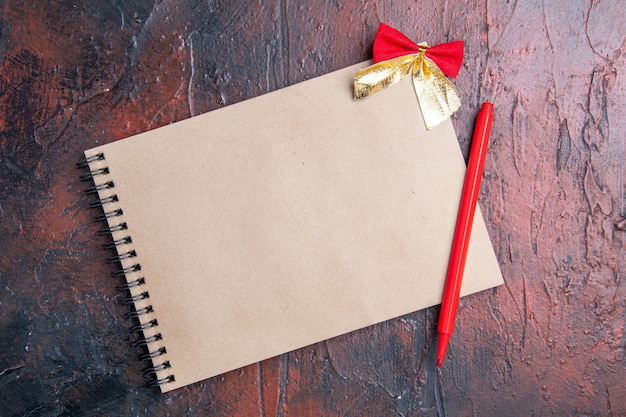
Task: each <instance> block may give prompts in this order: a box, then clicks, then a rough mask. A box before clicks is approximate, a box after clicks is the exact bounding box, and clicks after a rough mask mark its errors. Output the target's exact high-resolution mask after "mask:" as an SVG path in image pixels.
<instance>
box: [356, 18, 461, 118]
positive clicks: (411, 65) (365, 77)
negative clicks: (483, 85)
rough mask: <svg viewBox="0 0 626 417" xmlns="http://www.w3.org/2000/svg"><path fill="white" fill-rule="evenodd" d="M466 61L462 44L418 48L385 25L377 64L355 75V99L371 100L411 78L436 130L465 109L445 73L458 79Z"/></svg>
mask: <svg viewBox="0 0 626 417" xmlns="http://www.w3.org/2000/svg"><path fill="white" fill-rule="evenodd" d="M406 52H409V53H406ZM459 52H460V56H459ZM389 57H391V58H389ZM435 60H437V61H438V62H439V63H440V65H441V68H440V66H438V65H437V64H436V63H435ZM462 60H463V42H462V41H457V42H451V43H447V44H442V45H437V46H434V47H432V48H429V47H428V45H427V44H426V43H420V44H415V43H413V41H411V40H410V39H408V38H407V37H406V36H404V35H403V34H402V33H401V32H399V31H397V30H396V29H393V28H392V27H390V26H387V25H384V24H381V27H380V28H379V31H378V33H377V35H376V40H375V42H374V61H376V63H375V64H374V65H372V66H370V67H367V68H365V69H362V70H360V71H358V72H357V74H356V75H355V77H354V98H357V99H360V98H364V97H368V96H370V95H371V94H374V93H375V92H377V91H379V90H382V89H384V88H386V87H389V86H391V85H393V84H395V83H397V82H399V81H400V80H401V79H403V78H404V77H406V76H407V75H409V74H411V75H412V77H411V78H412V80H413V86H414V88H415V94H416V95H417V100H418V103H419V106H420V108H421V110H422V115H423V117H424V122H425V124H426V128H427V129H432V128H433V127H435V126H437V125H439V124H440V123H441V122H443V121H444V120H446V119H447V118H449V117H450V116H451V115H452V114H454V112H455V111H457V110H458V109H459V107H460V106H461V100H460V99H459V96H458V93H457V91H456V88H455V87H454V85H453V84H452V83H451V82H450V80H448V78H447V77H446V76H445V74H444V73H443V72H442V69H445V70H446V73H448V75H451V76H453V77H454V76H456V74H457V73H458V71H459V68H460V64H461V62H462Z"/></svg>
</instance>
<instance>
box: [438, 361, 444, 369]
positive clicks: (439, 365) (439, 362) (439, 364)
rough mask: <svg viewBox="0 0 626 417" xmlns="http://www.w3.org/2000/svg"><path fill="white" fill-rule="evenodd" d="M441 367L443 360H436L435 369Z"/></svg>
mask: <svg viewBox="0 0 626 417" xmlns="http://www.w3.org/2000/svg"><path fill="white" fill-rule="evenodd" d="M441 365H443V359H437V368H441Z"/></svg>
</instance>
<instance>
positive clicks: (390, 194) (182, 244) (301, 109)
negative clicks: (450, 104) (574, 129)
mask: <svg viewBox="0 0 626 417" xmlns="http://www.w3.org/2000/svg"><path fill="white" fill-rule="evenodd" d="M367 65H368V63H362V64H359V65H356V66H352V67H349V68H345V69H343V70H339V71H336V72H333V73H330V74H327V75H324V76H321V77H318V78H315V79H312V80H308V81H305V82H302V83H299V84H296V85H293V86H290V87H287V88H284V89H281V90H278V91H275V92H272V93H269V94H266V95H263V96H260V97H257V98H254V99H250V100H247V101H244V102H241V103H238V104H234V105H231V106H227V107H224V108H221V109H219V110H215V111H212V112H209V113H206V114H203V115H200V116H196V117H192V118H190V119H187V120H184V121H181V122H178V123H174V124H171V125H168V126H165V127H161V128H158V129H155V130H152V131H149V132H146V133H142V134H139V135H136V136H133V137H130V138H127V139H124V140H120V141H117V142H113V143H109V144H106V145H103V146H99V147H97V148H94V149H90V150H88V151H86V152H85V157H86V161H87V162H86V164H85V165H88V167H89V171H90V173H89V174H88V176H90V177H93V181H94V187H93V188H92V190H91V192H93V193H95V194H96V195H97V198H98V201H99V202H97V203H96V204H101V205H102V207H103V210H104V214H103V216H102V219H104V220H106V222H107V223H108V227H107V229H106V231H105V232H106V233H109V234H111V239H112V240H111V245H110V246H111V247H113V246H115V247H116V250H117V253H118V256H117V257H116V260H119V262H120V264H121V269H120V271H119V272H118V275H120V276H121V275H123V276H124V277H125V279H126V282H127V284H126V285H125V288H126V290H127V291H128V295H127V298H126V300H127V302H129V303H132V304H134V309H135V311H136V315H137V316H138V319H139V322H140V324H139V325H138V326H135V328H134V329H133V330H136V331H140V332H141V333H142V334H143V337H142V341H143V344H144V345H146V346H147V348H148V350H149V352H150V353H149V354H148V355H146V358H147V359H148V360H150V361H151V362H152V367H151V369H152V371H153V372H154V374H155V375H156V379H155V384H156V385H159V386H160V388H161V390H162V391H163V392H167V391H170V390H173V389H176V388H180V387H183V386H185V385H188V384H191V383H194V382H197V381H201V380H204V379H207V378H210V377H213V376H216V375H219V374H222V373H224V372H227V371H231V370H234V369H238V368H240V367H243V366H246V365H249V364H253V363H256V362H258V361H262V360H264V359H267V358H270V357H274V356H277V355H280V354H283V353H286V352H289V351H292V350H295V349H298V348H301V347H304V346H307V345H311V344H314V343H317V342H320V341H323V340H327V339H329V338H333V337H336V336H339V335H342V334H345V333H348V332H351V331H355V330H357V329H360V328H363V327H366V326H370V325H373V324H375V323H379V322H382V321H385V320H389V319H393V318H396V317H398V316H401V315H404V314H407V313H411V312H414V311H417V310H420V309H423V308H425V307H429V306H433V305H435V304H439V303H440V302H441V296H442V292H443V286H444V281H445V275H446V268H447V263H448V257H449V254H450V248H451V242H452V236H453V234H454V226H455V221H456V214H457V210H458V204H459V200H460V194H461V188H462V185H463V178H464V173H465V164H464V160H463V156H462V153H461V150H460V148H459V145H458V142H457V138H456V135H455V132H454V129H453V127H452V124H451V122H450V121H449V120H448V121H446V122H444V123H443V124H441V125H440V126H438V127H436V128H434V129H432V130H429V131H427V130H426V128H425V127H424V122H423V119H422V116H421V113H420V110H419V106H418V104H417V101H416V98H415V94H414V92H413V86H412V84H411V81H410V80H405V81H403V82H401V83H399V84H398V85H396V86H393V87H392V88H388V89H386V90H384V91H381V92H379V93H377V94H376V95H374V96H372V97H369V98H367V99H364V100H358V101H355V100H354V99H353V98H352V82H353V76H354V74H355V73H356V71H357V70H358V69H360V68H364V67H366V66H367ZM501 283H502V276H501V273H500V269H499V267H498V262H497V259H496V256H495V254H494V251H493V248H492V245H491V242H490V239H489V235H488V233H487V228H486V226H485V223H484V220H483V217H482V215H481V214H480V211H477V213H476V217H475V221H474V227H473V232H472V239H471V245H470V248H469V253H468V257H467V264H466V272H465V277H464V282H463V288H462V294H463V295H467V294H470V293H474V292H477V291H481V290H485V289H488V288H491V287H493V286H496V285H499V284H501ZM380 348H381V349H384V348H385V346H381V347H380Z"/></svg>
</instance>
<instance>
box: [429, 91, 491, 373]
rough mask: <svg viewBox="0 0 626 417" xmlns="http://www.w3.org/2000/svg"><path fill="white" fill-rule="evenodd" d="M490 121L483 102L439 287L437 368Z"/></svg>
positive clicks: (455, 299)
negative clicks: (441, 290) (452, 237)
mask: <svg viewBox="0 0 626 417" xmlns="http://www.w3.org/2000/svg"><path fill="white" fill-rule="evenodd" d="M492 122H493V104H491V103H488V102H485V103H483V106H482V108H481V109H480V111H479V112H478V116H477V117H476V124H475V126H474V136H473V137H472V145H471V148H470V156H469V161H468V162H467V171H466V173H465V182H464V183H463V192H462V194H461V203H460V205H459V214H458V217H457V220H456V229H455V231H454V239H453V240H452V251H451V253H450V262H449V264H448V273H447V275H446V284H445V287H444V289H443V299H442V301H441V312H440V313H439V324H438V326H437V334H438V339H439V340H438V342H439V343H438V346H437V366H438V367H441V364H442V363H443V359H444V358H445V356H446V350H447V349H448V342H449V341H450V335H451V334H452V332H453V331H454V319H455V318H456V311H457V308H458V306H459V294H460V293H461V282H462V281H463V270H464V269H465V259H466V257H467V248H468V247H469V242H470V234H471V232H472V223H473V221H474V213H475V212H476V201H477V199H478V192H479V190H480V180H481V178H482V175H483V167H484V166H485V155H486V154H487V147H488V145H489V132H490V131H491V123H492Z"/></svg>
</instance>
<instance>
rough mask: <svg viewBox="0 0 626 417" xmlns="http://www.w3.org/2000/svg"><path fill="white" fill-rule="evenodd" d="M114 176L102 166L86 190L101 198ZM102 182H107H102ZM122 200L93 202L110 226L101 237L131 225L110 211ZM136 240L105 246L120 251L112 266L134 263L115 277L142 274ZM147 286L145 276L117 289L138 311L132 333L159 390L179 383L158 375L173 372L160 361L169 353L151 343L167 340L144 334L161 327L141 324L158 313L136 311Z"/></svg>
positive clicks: (96, 158) (90, 175)
mask: <svg viewBox="0 0 626 417" xmlns="http://www.w3.org/2000/svg"><path fill="white" fill-rule="evenodd" d="M104 161H105V157H104V154H102V153H98V154H95V155H93V156H90V157H87V158H85V159H83V160H82V161H80V162H79V163H78V164H77V166H78V168H81V169H84V168H91V167H90V164H92V163H96V162H99V164H98V165H100V164H104V163H105V162H104ZM109 175H110V171H109V168H108V167H106V166H102V167H98V168H93V169H90V171H89V172H87V173H85V174H82V175H81V176H80V179H81V180H82V181H93V183H94V185H93V186H92V187H89V188H87V189H86V190H85V191H86V193H87V194H89V195H96V197H98V196H99V193H100V192H101V191H103V190H109V189H113V188H115V183H114V182H113V181H112V180H109V179H108V178H107V177H108V176H109ZM100 179H102V180H103V181H99V180H100ZM118 202H119V199H118V196H117V194H111V195H109V196H106V197H103V198H98V199H97V200H94V201H93V202H92V203H90V207H91V208H94V209H97V208H101V209H102V211H103V212H102V213H101V214H99V215H98V216H95V217H94V218H93V219H94V221H96V222H104V223H106V224H107V226H106V227H104V228H103V229H102V230H100V231H99V234H100V235H111V236H113V234H115V233H118V232H124V231H126V230H128V225H127V224H126V222H123V221H121V222H119V223H115V219H116V218H118V217H119V218H120V220H122V219H121V218H122V216H123V215H124V211H123V210H122V209H121V208H116V209H111V210H108V208H109V207H110V205H112V204H115V203H118ZM132 242H133V240H132V238H131V237H130V236H129V235H127V236H123V237H121V238H117V239H115V240H112V241H111V242H109V243H106V244H104V245H103V249H105V250H112V249H115V250H116V251H117V255H116V256H113V257H111V258H109V259H107V262H109V263H119V264H120V265H122V262H130V263H131V264H130V265H129V266H122V267H121V268H120V269H119V270H117V271H115V272H113V273H112V275H113V277H122V276H127V275H129V274H131V273H134V272H138V271H141V264H140V263H139V262H136V258H137V251H136V250H135V249H134V248H132V246H131V245H132ZM145 284H146V280H145V278H144V277H140V278H136V279H134V280H132V281H129V280H127V281H126V282H125V283H124V284H120V285H118V286H117V289H118V291H120V292H122V293H124V294H125V297H124V298H123V299H122V304H124V305H130V306H132V307H133V308H134V309H133V311H131V312H129V313H128V314H127V315H126V318H127V319H130V320H134V321H135V322H137V323H138V324H136V325H133V326H131V328H130V332H131V333H136V334H137V335H138V340H137V341H136V345H137V346H138V347H139V348H140V349H142V350H144V351H145V353H143V354H141V355H140V356H139V359H140V360H142V361H146V362H149V363H150V364H151V366H149V367H148V368H146V369H145V371H144V376H145V377H147V378H149V382H148V384H147V385H148V386H149V387H159V386H161V385H163V384H167V383H170V382H172V381H174V380H175V378H174V375H173V374H170V375H167V376H166V377H164V378H159V377H158V373H159V372H161V371H163V370H166V369H170V368H171V365H170V362H169V361H167V360H165V361H163V362H159V358H160V357H161V356H163V355H165V354H166V353H167V349H165V347H160V348H158V349H156V350H151V349H150V348H151V344H152V343H155V342H158V341H161V340H163V336H162V335H161V333H156V334H153V335H151V336H148V337H146V336H145V335H144V331H146V330H148V329H152V328H155V327H157V326H158V325H159V323H158V321H157V320H156V319H152V320H149V321H144V322H142V321H141V318H142V316H145V315H147V314H153V313H154V310H153V307H152V305H148V306H146V307H143V308H136V307H135V303H136V302H137V301H140V300H147V299H149V298H150V294H149V293H148V292H147V291H141V289H140V287H142V286H143V285H145Z"/></svg>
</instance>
